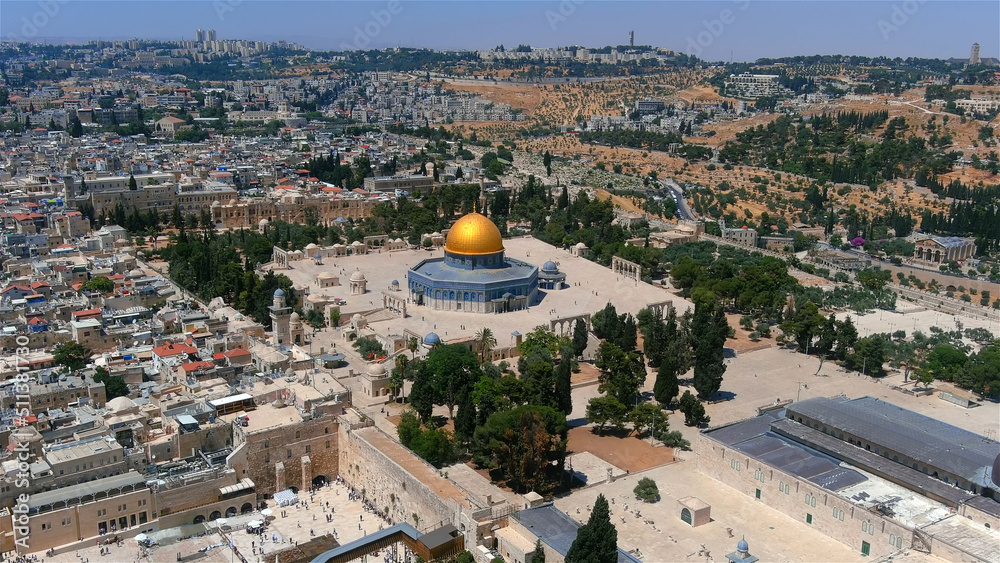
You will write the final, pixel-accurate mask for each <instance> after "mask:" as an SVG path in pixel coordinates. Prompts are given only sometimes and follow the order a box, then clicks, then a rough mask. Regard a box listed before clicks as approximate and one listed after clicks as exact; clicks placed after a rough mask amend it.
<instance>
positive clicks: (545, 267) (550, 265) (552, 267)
mask: <svg viewBox="0 0 1000 563" xmlns="http://www.w3.org/2000/svg"><path fill="white" fill-rule="evenodd" d="M542 271H543V272H558V271H559V268H558V267H557V266H556V263H555V262H553V261H552V260H549V261H548V262H546V263H544V264H542Z"/></svg>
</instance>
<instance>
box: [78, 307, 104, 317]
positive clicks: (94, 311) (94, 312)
mask: <svg viewBox="0 0 1000 563" xmlns="http://www.w3.org/2000/svg"><path fill="white" fill-rule="evenodd" d="M100 314H101V308H100V307H98V308H96V309H84V310H83V311H73V318H74V319H80V318H83V317H96V316H98V315H100Z"/></svg>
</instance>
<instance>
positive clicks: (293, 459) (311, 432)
mask: <svg viewBox="0 0 1000 563" xmlns="http://www.w3.org/2000/svg"><path fill="white" fill-rule="evenodd" d="M338 426H339V425H338V422H337V419H336V418H334V417H332V416H324V417H320V418H315V419H312V420H305V421H302V422H300V423H298V424H289V425H286V426H281V427H278V428H273V429H269V430H266V431H263V432H257V433H254V434H251V435H248V436H246V444H247V446H246V471H247V476H248V477H250V478H251V479H253V482H254V483H255V484H256V485H257V492H258V493H259V494H262V495H273V494H274V493H276V492H278V490H279V489H281V487H278V485H279V483H278V480H277V478H276V474H275V467H276V466H277V464H278V463H281V464H283V465H284V468H285V477H284V488H291V487H294V488H296V489H299V490H308V489H309V487H311V486H312V479H313V478H315V477H319V476H320V475H322V476H324V477H326V478H327V480H330V481H332V480H334V479H336V478H337V473H338V472H339V463H340V456H339V454H338V449H339V441H338V434H337V429H338ZM236 442H237V446H239V445H241V444H240V440H239V439H237V440H236ZM304 457H308V458H309V461H310V464H309V465H310V467H309V469H308V473H309V475H307V476H306V477H308V481H307V482H303V472H302V459H303V458H304Z"/></svg>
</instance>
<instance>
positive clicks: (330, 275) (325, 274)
mask: <svg viewBox="0 0 1000 563" xmlns="http://www.w3.org/2000/svg"><path fill="white" fill-rule="evenodd" d="M316 277H317V278H319V279H321V280H332V279H334V278H336V277H337V274H335V273H333V272H329V271H327V272H320V273H318V274H316Z"/></svg>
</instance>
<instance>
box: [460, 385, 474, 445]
mask: <svg viewBox="0 0 1000 563" xmlns="http://www.w3.org/2000/svg"><path fill="white" fill-rule="evenodd" d="M475 431H476V407H475V405H473V404H472V392H471V391H467V392H465V393H462V394H461V395H460V396H459V397H458V413H457V414H456V415H455V435H456V436H458V437H459V438H460V439H461V440H463V441H468V440H471V439H472V434H473V433H474V432H475Z"/></svg>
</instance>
